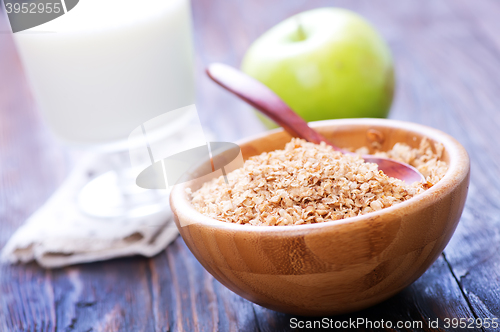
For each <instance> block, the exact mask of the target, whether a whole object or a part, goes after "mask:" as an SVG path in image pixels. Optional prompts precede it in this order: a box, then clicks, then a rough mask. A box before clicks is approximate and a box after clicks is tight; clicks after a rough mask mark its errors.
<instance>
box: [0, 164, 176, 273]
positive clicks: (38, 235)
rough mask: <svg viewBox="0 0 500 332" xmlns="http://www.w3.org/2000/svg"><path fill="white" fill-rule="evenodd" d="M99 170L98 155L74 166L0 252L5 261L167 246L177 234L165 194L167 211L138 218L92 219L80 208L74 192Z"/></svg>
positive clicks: (50, 263) (52, 263) (48, 260)
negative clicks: (50, 195)
mask: <svg viewBox="0 0 500 332" xmlns="http://www.w3.org/2000/svg"><path fill="white" fill-rule="evenodd" d="M99 167H101V168H102V165H99V160H98V159H93V160H91V161H87V162H86V163H85V165H84V166H80V167H79V168H78V169H75V170H74V171H73V172H72V174H71V175H70V176H69V177H68V179H67V180H66V181H65V182H64V183H63V184H62V186H61V187H59V189H57V191H56V192H55V193H54V194H53V195H52V197H50V198H49V200H48V201H47V202H46V203H45V204H44V205H43V206H42V207H41V208H40V209H39V210H38V211H36V212H35V213H34V214H33V215H32V216H31V217H29V219H28V220H27V221H26V223H25V224H24V225H23V226H21V227H20V228H19V229H18V230H17V231H16V232H15V233H14V235H13V236H12V237H11V238H10V240H9V241H8V242H7V244H6V246H5V247H4V248H3V250H2V255H1V258H2V260H3V261H7V262H11V263H25V262H29V261H33V260H34V261H36V262H38V264H40V265H41V266H43V267H46V268H55V267H62V266H66V265H71V264H77V263H85V262H92V261H100V260H106V259H110V258H115V257H122V256H131V255H143V256H147V257H151V256H154V255H156V254H157V253H159V252H160V251H162V250H163V249H165V248H166V247H167V246H168V244H169V243H170V242H172V241H173V240H174V239H175V238H176V237H177V235H178V231H177V228H176V226H175V224H174V222H173V221H172V212H171V210H170V208H169V206H168V199H167V198H168V197H165V207H166V208H165V210H164V211H162V212H160V213H158V214H155V215H152V216H148V217H142V218H127V219H122V218H114V219H112V218H93V217H91V216H88V215H86V214H84V213H82V212H81V210H80V209H79V207H78V206H77V203H76V196H77V194H78V192H79V191H80V189H81V188H82V187H83V185H84V184H85V183H87V182H88V180H89V176H88V174H89V173H92V172H95V171H96V169H99Z"/></svg>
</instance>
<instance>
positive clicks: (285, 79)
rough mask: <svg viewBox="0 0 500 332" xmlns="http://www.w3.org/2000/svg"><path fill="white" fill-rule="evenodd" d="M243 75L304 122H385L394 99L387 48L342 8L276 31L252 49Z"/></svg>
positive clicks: (303, 16) (316, 12) (309, 14)
mask: <svg viewBox="0 0 500 332" xmlns="http://www.w3.org/2000/svg"><path fill="white" fill-rule="evenodd" d="M242 70H243V71H244V72H246V73H247V74H249V75H250V76H253V77H254V78H256V79H257V80H259V81H261V82H262V83H264V84H265V85H267V86H268V87H269V88H271V89H272V90H273V91H274V92H275V93H277V94H278V95H279V96H280V97H281V98H282V99H283V100H284V101H285V102H286V103H287V104H288V105H289V106H290V107H291V108H292V109H293V110H294V111H296V112H297V113H298V114H299V115H300V116H301V117H303V118H304V119H305V120H306V121H316V120H325V119H333V118H353V117H386V116H387V114H388V113H389V108H390V106H391V102H392V98H393V94H394V67H393V61H392V56H391V52H390V50H389V48H388V46H387V45H386V43H385V42H384V40H383V39H382V38H381V37H380V35H379V34H378V33H377V32H376V31H375V29H374V28H373V27H371V26H370V24H369V23H368V22H366V21H365V20H364V19H363V18H362V17H360V16H359V15H357V14H355V13H353V12H351V11H349V10H345V9H339V8H318V9H313V10H310V11H306V12H303V13H300V14H297V15H295V16H292V17H290V18H288V19H286V20H285V21H283V22H281V23H279V24H278V25H276V26H274V27H273V28H271V29H270V30H269V31H267V32H266V33H265V34H263V35H262V36H261V37H260V38H258V39H257V40H256V41H255V42H254V43H253V44H252V46H251V47H250V49H249V50H248V52H247V53H246V55H245V57H244V59H243V63H242ZM266 119H267V118H266ZM270 121H271V120H267V121H265V122H268V123H267V124H269V123H272V122H270Z"/></svg>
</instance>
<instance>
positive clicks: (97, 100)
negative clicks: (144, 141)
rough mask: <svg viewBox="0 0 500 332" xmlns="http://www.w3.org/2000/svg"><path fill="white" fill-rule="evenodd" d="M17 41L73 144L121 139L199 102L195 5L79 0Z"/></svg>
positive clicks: (46, 107)
mask: <svg viewBox="0 0 500 332" xmlns="http://www.w3.org/2000/svg"><path fill="white" fill-rule="evenodd" d="M14 38H15V41H16V44H17V46H18V49H19V52H20V55H21V59H22V62H23V64H24V67H25V70H26V73H27V75H28V78H29V80H30V82H31V85H32V88H33V91H34V93H35V97H36V100H37V102H38V104H39V106H40V108H41V110H42V113H43V114H44V117H45V119H46V121H47V123H48V124H49V126H50V127H51V128H52V129H53V131H54V132H55V133H56V134H57V135H58V136H59V137H60V138H62V139H63V140H65V141H67V142H72V143H78V144H93V143H109V142H113V141H118V140H123V139H126V138H127V137H128V135H129V134H130V133H131V132H132V130H133V129H134V128H136V127H137V126H139V125H140V124H141V123H143V122H145V121H147V120H149V119H152V118H154V117H156V116H158V115H160V114H163V113H165V112H167V111H171V110H175V109H178V108H181V107H184V106H187V105H191V104H194V102H195V93H194V91H195V87H194V73H193V56H192V40H191V11H190V4H189V0H140V1H137V0H136V1H132V0H81V1H80V2H79V3H78V5H77V6H76V7H75V8H73V9H72V10H71V11H69V12H68V13H66V14H65V15H63V16H61V17H59V18H57V19H55V20H54V21H51V22H47V23H45V24H42V25H40V26H37V27H34V28H31V29H29V30H26V31H22V32H18V33H16V34H14Z"/></svg>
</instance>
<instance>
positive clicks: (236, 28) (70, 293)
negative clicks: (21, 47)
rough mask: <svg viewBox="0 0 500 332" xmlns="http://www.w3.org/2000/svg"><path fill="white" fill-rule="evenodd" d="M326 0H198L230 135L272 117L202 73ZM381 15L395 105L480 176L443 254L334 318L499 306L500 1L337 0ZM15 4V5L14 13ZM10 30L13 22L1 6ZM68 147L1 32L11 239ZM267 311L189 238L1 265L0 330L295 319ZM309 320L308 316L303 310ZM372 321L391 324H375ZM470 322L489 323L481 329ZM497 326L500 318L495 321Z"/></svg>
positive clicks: (3, 183)
mask: <svg viewBox="0 0 500 332" xmlns="http://www.w3.org/2000/svg"><path fill="white" fill-rule="evenodd" d="M331 3H332V2H330V1H326V0H325V1H320V0H317V1H316V0H315V1H312V0H309V1H305V0H287V1H266V0H244V1H243V0H240V1H236V0H234V1H233V0H225V1H224V0H211V1H209V0H193V12H194V13H193V14H194V26H195V45H196V48H197V57H196V60H197V73H198V92H199V94H198V96H199V99H198V102H197V105H198V109H199V111H200V114H201V116H202V122H203V124H204V126H206V127H207V128H210V129H212V131H214V132H215V133H216V135H217V138H218V139H220V140H227V141H235V140H237V139H239V138H242V137H245V136H247V135H250V134H254V133H257V132H260V131H262V130H264V129H263V128H262V126H261V125H260V123H259V122H258V121H257V120H256V119H255V118H254V115H253V113H252V112H251V110H250V108H249V107H248V106H246V105H245V104H243V103H242V102H240V101H239V100H237V99H235V98H234V97H232V96H230V95H229V94H227V93H226V92H224V91H222V90H221V89H220V88H219V87H217V86H216V85H215V84H213V83H211V82H210V81H209V80H208V79H207V78H206V77H205V76H204V74H203V68H204V67H205V66H206V65H207V64H208V63H210V62H213V61H220V62H225V63H228V64H231V65H235V66H237V65H238V64H239V62H240V60H241V58H242V56H243V54H244V52H245V50H246V49H247V47H248V46H249V45H250V43H251V42H252V41H253V40H254V39H255V38H256V37H257V36H259V35H260V34H261V33H263V32H264V31H266V30H267V29H269V28H270V27H271V26H272V25H274V24H276V23H278V22H279V21H281V20H283V19H284V18H286V17H288V16H290V15H292V14H294V13H297V12H300V11H302V10H305V9H308V8H314V7H319V6H327V5H331ZM333 3H334V5H336V6H341V7H346V8H350V9H353V10H355V11H357V12H359V13H360V14H362V15H363V16H365V17H366V18H367V19H368V20H370V21H371V22H372V23H373V24H374V25H375V26H376V27H377V28H378V30H379V31H380V32H381V34H382V35H383V36H384V37H385V39H386V40H387V41H388V43H389V45H390V47H391V49H392V51H393V54H394V59H395V62H396V67H397V82H398V84H397V95H396V100H395V103H394V104H393V109H392V112H391V114H390V117H391V118H394V119H400V120H407V121H413V122H417V123H422V124H425V125H429V126H432V127H435V128H438V129H441V130H443V131H444V132H447V133H449V134H451V135H452V136H454V137H456V138H457V139H458V140H459V141H460V142H461V143H462V144H463V145H464V146H465V147H466V149H467V150H468V151H469V153H470V156H471V159H472V178H471V186H470V190H469V197H468V200H467V204H466V207H465V210H464V213H463V216H462V219H461V222H460V224H459V226H458V228H457V230H456V232H455V235H454V236H453V238H452V240H451V242H450V243H449V245H448V246H447V247H446V249H445V251H444V253H443V254H442V255H441V256H440V257H439V259H438V260H437V261H436V262H435V263H434V265H432V267H431V268H430V269H429V270H428V271H427V272H426V273H425V274H424V275H423V276H422V277H421V278H420V279H419V280H417V281H416V282H415V283H414V284H413V285H411V286H409V287H408V288H407V289H405V290H404V291H402V292H401V293H400V294H398V295H396V296H394V297H393V298H391V299H389V300H388V301H386V302H384V303H381V304H379V305H377V306H375V307H372V308H370V309H367V310H364V311H362V312H357V313H353V314H351V315H345V316H340V317H333V318H332V319H333V320H334V321H346V320H347V321H348V320H349V319H351V320H352V319H357V318H365V319H369V320H371V321H374V322H375V321H380V320H382V319H383V320H384V321H388V320H390V321H392V322H393V323H394V324H396V322H397V321H404V322H422V323H423V326H424V328H423V329H418V328H399V329H398V328H393V329H385V330H387V331H411V330H415V331H421V330H425V331H434V330H438V329H434V328H432V327H431V326H429V320H430V321H435V320H436V319H439V320H440V328H441V329H439V330H440V331H444V330H449V331H451V330H454V329H452V328H448V329H445V328H444V325H443V324H444V322H445V319H446V318H450V319H451V318H466V319H469V318H479V319H485V318H489V319H490V321H491V319H493V318H497V317H499V316H500V250H499V248H500V189H499V188H500V149H499V145H500V111H499V107H500V81H499V77H500V37H499V36H500V35H499V31H500V19H498V17H499V16H500V2H498V1H494V0H481V1H465V0H444V1H436V0H425V1H424V0H421V1H393V0H379V1H376V2H373V1H362V0H356V1H352V0H351V1H347V0H346V1H334V2H333ZM2 14H3V13H2ZM2 17H3V15H2ZM0 30H2V31H5V30H6V22H5V19H3V18H2V19H0ZM69 165H70V163H69V162H68V151H67V150H66V149H65V148H64V147H62V146H61V145H60V144H59V143H58V142H57V141H56V140H54V138H53V137H52V136H51V134H50V133H49V132H48V130H47V129H46V128H45V126H44V125H43V123H42V122H41V120H40V116H39V113H38V111H37V109H36V105H35V103H34V102H33V100H32V97H31V95H30V91H29V88H28V86H27V83H26V80H25V78H24V76H23V72H22V69H21V65H20V62H19V59H18V57H17V55H16V52H15V49H14V46H13V43H12V39H11V36H10V35H9V34H8V33H0V247H2V246H3V245H4V244H5V242H6V241H7V239H8V238H9V236H10V235H11V234H12V233H13V232H14V231H15V230H16V229H17V228H18V227H19V226H20V225H21V224H22V223H23V222H24V221H25V219H26V218H27V217H28V216H29V215H30V214H31V213H33V212H34V211H35V210H36V209H37V208H38V207H40V206H41V205H42V204H43V203H44V201H45V200H46V199H47V198H48V197H49V196H50V194H51V193H52V192H53V191H54V190H55V189H56V188H57V187H58V185H59V184H60V183H61V182H62V181H63V179H64V177H65V176H66V175H67V174H68V171H69V170H70V166H69ZM292 318H293V317H292V316H289V315H285V314H281V313H278V312H274V311H271V310H267V309H265V308H262V307H260V306H258V305H255V304H252V303H251V302H249V301H247V300H245V299H243V298H241V297H239V296H237V295H235V294H234V293H232V292H231V291H229V290H228V289H226V288H225V287H224V286H222V285H221V284H220V283H219V282H217V281H216V280H214V279H213V278H212V276H211V275H209V274H208V273H207V272H206V271H205V270H204V269H203V268H202V266H201V265H200V264H199V263H198V262H197V261H196V259H195V258H194V257H193V255H192V254H191V253H190V252H189V250H188V248H187V247H186V245H185V244H184V242H183V241H182V239H180V238H178V239H177V240H176V241H175V242H174V243H173V244H172V245H170V246H169V247H168V248H167V249H166V250H165V251H163V252H162V253H160V254H158V255H157V256H156V257H154V258H151V259H147V258H142V257H133V258H123V259H115V260H111V261H107V262H100V263H93V264H84V265H78V266H72V267H67V268H63V269H55V270H44V269H41V268H40V267H38V266H37V265H35V264H29V265H26V266H8V265H1V266H0V331H2V332H3V331H216V330H220V331H230V330H231V331H236V330H239V331H288V330H291V329H292V328H291V327H290V320H291V319H292ZM298 319H305V318H302V317H298ZM360 330H366V331H375V330H384V329H375V328H372V329H370V328H366V329H360ZM468 330H478V331H480V330H488V329H481V328H471V329H468ZM490 330H497V331H498V330H500V328H497V329H490Z"/></svg>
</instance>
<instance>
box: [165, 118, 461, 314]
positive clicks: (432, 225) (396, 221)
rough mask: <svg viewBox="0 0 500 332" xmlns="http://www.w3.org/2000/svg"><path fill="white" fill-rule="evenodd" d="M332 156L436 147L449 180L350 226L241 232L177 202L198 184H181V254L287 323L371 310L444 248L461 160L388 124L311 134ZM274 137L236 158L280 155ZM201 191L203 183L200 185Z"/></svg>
mask: <svg viewBox="0 0 500 332" xmlns="http://www.w3.org/2000/svg"><path fill="white" fill-rule="evenodd" d="M311 125H312V126H313V127H314V128H316V129H317V130H318V131H319V132H320V133H321V134H323V135H325V136H326V138H328V139H329V140H331V142H333V143H335V144H336V145H338V146H340V147H354V148H357V147H361V146H367V145H368V144H369V143H370V140H369V139H370V134H367V133H368V131H369V130H370V129H375V130H377V131H379V132H380V133H382V135H383V143H382V149H383V150H389V149H391V148H392V146H393V145H394V144H395V143H397V142H404V143H407V144H409V145H410V146H412V147H418V144H419V143H420V140H421V139H422V138H423V137H428V138H429V139H430V140H431V141H434V142H441V143H443V144H444V147H445V152H444V159H443V160H444V161H445V162H446V163H448V165H449V170H448V172H447V173H446V175H445V176H444V178H443V179H442V180H441V181H439V182H438V183H437V184H436V185H434V186H433V187H432V188H430V189H429V190H427V191H426V192H424V193H423V194H420V195H417V196H416V197H413V198H411V199H410V200H408V201H405V202H403V203H400V204H397V205H395V206H392V207H389V208H386V209H383V210H380V211H377V212H372V213H369V214H366V215H363V216H358V217H354V218H349V219H344V220H339V221H330V222H325V223H321V224H313V225H297V226H250V225H237V224H231V223H225V222H221V221H218V220H215V219H212V218H210V217H207V216H204V215H202V214H200V213H199V212H197V211H196V210H195V209H194V208H193V207H192V205H191V204H190V202H189V200H188V198H187V195H186V194H185V188H186V186H190V187H191V188H192V190H193V191H194V190H196V189H198V188H199V187H200V186H201V183H200V182H201V181H198V182H196V181H195V182H194V183H190V184H180V185H177V186H175V187H174V189H173V190H172V192H171V195H170V204H171V207H172V210H173V213H174V215H175V222H176V224H177V227H178V229H179V232H180V234H181V236H182V238H183V239H184V241H185V242H186V244H187V246H188V247H189V249H190V250H191V252H192V253H193V255H194V256H195V257H196V258H197V259H198V261H199V262H200V263H201V264H202V265H203V266H204V267H205V268H206V269H207V271H208V272H210V273H211V274H212V275H213V276H214V277H215V278H216V279H217V280H218V281H220V282H221V283H222V284H223V285H225V286H226V287H228V288H229V289H230V290H232V291H233V292H235V293H236V294H238V295H240V296H242V297H244V298H246V299H248V300H250V301H252V302H255V303H257V304H259V305H261V306H264V307H266V308H269V309H273V310H276V311H281V312H285V313H290V314H295V315H308V316H324V315H335V314H342V313H348V312H352V311H357V310H360V309H363V308H366V307H369V306H372V305H374V304H376V303H379V302H381V301H383V300H385V299H387V298H389V297H391V296H393V295H394V294H396V293H398V292H399V291H401V290H402V289H403V288H405V287H406V286H408V285H410V284H411V283H412V282H414V281H415V280H416V279H417V278H419V277H420V276H421V275H422V274H423V273H424V272H425V270H426V269H427V268H428V267H429V266H430V265H431V264H432V263H433V262H434V261H435V260H436V259H437V257H438V256H439V255H440V254H441V252H442V251H443V249H444V248H445V246H446V244H447V243H448V241H449V240H450V238H451V236H452V234H453V232H454V230H455V228H456V226H457V224H458V221H459V219H460V215H461V214H462V210H463V207H464V203H465V198H466V196H467V189H468V184H469V170H470V165H469V157H468V155H467V152H466V151H465V149H464V148H463V147H462V146H461V145H460V144H459V143H458V142H457V141H456V140H455V139H454V138H452V137H451V136H449V135H447V134H444V133H442V132H440V131H438V130H435V129H432V128H429V127H425V126H422V125H417V124H414V123H407V122H401V121H394V120H383V119H342V120H329V121H322V122H316V123H312V124H311ZM290 138H291V137H290V136H289V135H288V134H286V133H285V132H283V131H281V130H274V131H271V132H268V133H265V134H263V135H260V136H256V137H253V138H250V139H246V140H243V141H241V142H239V143H238V144H239V145H240V147H241V150H242V153H243V157H244V158H248V157H250V156H253V155H256V154H260V153H261V152H264V151H272V150H276V149H281V148H283V147H284V145H285V143H286V142H288V141H289V140H290ZM205 181H206V179H205Z"/></svg>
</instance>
